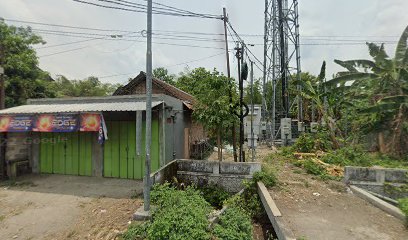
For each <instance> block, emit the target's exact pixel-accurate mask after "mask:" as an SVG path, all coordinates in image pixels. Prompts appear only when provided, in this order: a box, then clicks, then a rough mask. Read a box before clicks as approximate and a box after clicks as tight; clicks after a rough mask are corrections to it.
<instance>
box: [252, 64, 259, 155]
mask: <svg viewBox="0 0 408 240" xmlns="http://www.w3.org/2000/svg"><path fill="white" fill-rule="evenodd" d="M254 111H255V108H254V62H252V61H251V152H252V162H255V135H254ZM258 127H259V126H258Z"/></svg>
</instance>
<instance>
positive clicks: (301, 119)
mask: <svg viewBox="0 0 408 240" xmlns="http://www.w3.org/2000/svg"><path fill="white" fill-rule="evenodd" d="M293 5H294V6H293V8H294V12H295V17H294V22H295V51H296V70H297V71H296V80H297V81H298V85H297V90H298V121H299V124H300V129H299V130H300V131H301V132H303V131H304V126H303V122H304V116H303V98H302V90H303V89H302V84H301V82H300V81H301V80H302V79H301V72H302V69H301V66H300V48H299V44H300V38H299V14H298V1H297V0H293Z"/></svg>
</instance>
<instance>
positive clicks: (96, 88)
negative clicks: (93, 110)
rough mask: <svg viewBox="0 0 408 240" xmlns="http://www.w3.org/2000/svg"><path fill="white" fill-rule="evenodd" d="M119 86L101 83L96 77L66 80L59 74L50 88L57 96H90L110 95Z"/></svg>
mask: <svg viewBox="0 0 408 240" xmlns="http://www.w3.org/2000/svg"><path fill="white" fill-rule="evenodd" d="M119 86H120V85H119V84H110V83H101V82H100V81H99V80H98V78H96V77H88V78H86V79H84V80H68V79H67V78H66V77H64V76H62V75H61V76H58V78H57V79H56V80H55V83H54V84H53V86H52V88H53V89H54V91H55V93H56V96H57V97H90V96H108V95H111V94H112V93H113V92H114V91H115V90H116V89H117V88H118V87H119Z"/></svg>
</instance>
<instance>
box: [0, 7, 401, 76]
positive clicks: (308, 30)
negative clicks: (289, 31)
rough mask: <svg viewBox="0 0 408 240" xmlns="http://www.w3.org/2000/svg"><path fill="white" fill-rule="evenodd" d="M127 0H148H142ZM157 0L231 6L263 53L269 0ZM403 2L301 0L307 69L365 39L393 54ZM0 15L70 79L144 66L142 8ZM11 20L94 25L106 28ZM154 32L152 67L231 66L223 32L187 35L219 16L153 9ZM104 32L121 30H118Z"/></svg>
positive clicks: (348, 52)
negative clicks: (39, 41)
mask: <svg viewBox="0 0 408 240" xmlns="http://www.w3.org/2000/svg"><path fill="white" fill-rule="evenodd" d="M84 1H91V2H98V1H97V0H84ZM128 1H131V2H134V3H141V4H145V1H144V0H128ZM289 1H290V0H289ZM155 2H157V3H162V4H167V5H171V6H174V7H177V8H181V9H185V10H189V11H192V12H197V13H204V14H216V15H221V14H222V8H223V7H226V8H227V12H228V17H229V20H230V21H231V24H232V26H233V27H234V28H235V30H236V31H237V32H238V33H239V34H240V35H241V36H242V39H244V40H245V42H246V43H247V44H255V46H253V47H250V48H251V50H252V52H253V53H254V54H255V55H256V57H257V58H258V59H260V60H262V59H263V45H262V44H263V37H262V35H263V31H264V1H262V0H257V1H255V0H251V1H249V0H246V1H245V0H205V1H203V0H172V1H169V0H155ZM99 3H101V2H99ZM406 9H408V1H407V0H387V1H383V0H382V1H381V0H358V1H356V0H342V1H339V0H307V1H306V0H299V24H300V42H301V46H300V55H301V68H302V71H304V72H306V71H307V72H310V73H312V74H315V75H317V74H318V73H319V71H320V66H321V64H322V62H323V60H325V61H326V62H327V76H330V75H332V74H334V73H336V72H337V71H341V70H342V69H341V67H339V66H337V65H336V64H335V63H334V62H333V60H334V59H340V60H348V59H367V58H369V55H368V50H367V46H366V45H365V44H364V42H367V41H368V42H385V46H386V50H387V51H388V53H389V55H390V56H393V54H394V48H395V46H396V42H397V41H398V39H399V36H400V35H401V33H402V31H403V30H404V28H405V27H406V26H407V25H408V14H406V11H405V10H406ZM0 17H2V18H4V19H5V22H6V23H7V24H12V25H16V26H31V27H32V28H33V29H34V31H36V32H38V33H39V35H41V36H42V37H43V39H44V40H45V41H46V42H47V43H46V44H45V45H42V46H35V48H36V49H37V55H38V56H39V62H40V67H41V68H42V69H43V70H45V71H48V72H49V73H51V76H53V77H55V76H57V75H64V76H66V77H68V78H70V79H84V78H86V77H88V76H96V77H99V78H100V80H101V81H102V82H107V83H108V82H109V83H121V84H124V83H126V82H127V81H128V78H130V77H134V76H136V75H137V74H138V73H139V72H140V71H145V69H146V64H145V59H146V44H145V40H146V38H145V37H144V35H143V32H142V31H143V30H145V29H146V14H145V13H135V12H127V11H121V10H115V9H106V8H101V7H96V6H90V5H86V4H83V3H79V2H75V1H72V0H58V1H56V0H35V1H33V0H0ZM9 20H18V21H29V22H37V23H47V24H54V25H66V26H75V27H82V28H97V29H103V30H105V31H99V30H98V31H96V30H89V29H82V30H81V29H77V28H64V27H57V26H47V25H36V24H32V23H21V22H13V21H9ZM106 30H109V31H106ZM123 31H126V32H123ZM61 32H63V33H61ZM153 32H154V33H157V34H156V35H154V36H153V41H154V42H158V43H160V44H157V43H155V44H153V67H154V68H156V67H165V68H167V69H168V70H169V72H170V73H173V74H178V73H180V72H182V71H186V69H194V68H196V67H206V68H208V69H213V68H216V69H217V70H218V71H220V72H222V73H224V74H226V61H225V50H223V48H224V47H225V46H224V43H223V42H221V41H214V40H210V39H216V40H218V39H222V38H223V37H222V36H221V35H220V36H218V35H190V33H191V32H200V33H210V34H222V33H223V22H222V21H221V20H218V19H201V18H189V17H175V16H163V15H154V16H153ZM180 32H182V33H180ZM186 32H188V33H186ZM56 34H59V35H56ZM158 34H162V35H158ZM169 34H173V36H169ZM174 34H177V35H182V36H186V35H188V36H189V37H191V38H189V39H186V38H185V37H183V38H182V39H180V38H178V39H177V40H175V39H174ZM73 35H75V36H73ZM78 35H80V36H82V37H78ZM107 35H122V37H121V38H120V37H116V38H113V37H112V36H107ZM250 35H256V36H250ZM83 36H86V37H83ZM168 38H173V39H168ZM203 38H206V39H203ZM230 40H231V41H232V39H230ZM169 44H170V45H169ZM175 45H178V46H175ZM180 45H183V46H180ZM186 45H188V46H186ZM233 47H234V43H233V42H230V47H229V48H230V49H232V48H233ZM230 61H231V71H232V76H233V77H234V76H236V75H237V61H236V59H235V58H234V54H233V52H232V51H231V53H230ZM254 75H255V78H260V77H262V72H261V71H259V70H258V69H255V72H254Z"/></svg>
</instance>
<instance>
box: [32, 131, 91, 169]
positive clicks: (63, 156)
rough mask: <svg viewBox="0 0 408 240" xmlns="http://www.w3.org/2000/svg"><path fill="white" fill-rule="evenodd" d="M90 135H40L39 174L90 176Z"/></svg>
mask: <svg viewBox="0 0 408 240" xmlns="http://www.w3.org/2000/svg"><path fill="white" fill-rule="evenodd" d="M92 137H93V134H92V133H87V132H72V133H41V134H40V138H41V143H40V172H41V173H56V174H68V175H80V176H91V175H92Z"/></svg>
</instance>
